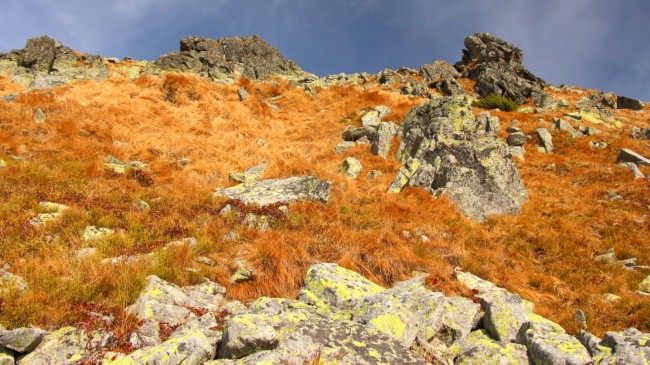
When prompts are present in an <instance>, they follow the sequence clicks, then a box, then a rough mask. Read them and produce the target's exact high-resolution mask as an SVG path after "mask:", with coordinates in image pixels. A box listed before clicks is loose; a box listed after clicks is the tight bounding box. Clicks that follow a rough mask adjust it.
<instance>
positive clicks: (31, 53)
mask: <svg viewBox="0 0 650 365" xmlns="http://www.w3.org/2000/svg"><path fill="white" fill-rule="evenodd" d="M56 51H57V50H56V42H55V41H54V39H52V38H50V37H48V36H45V35H44V36H40V37H37V38H32V39H28V40H27V44H25V48H23V49H22V50H18V51H14V52H16V53H17V54H18V66H21V67H24V68H26V69H29V70H32V71H35V72H41V73H50V71H52V65H54V59H55V58H56V53H57V52H56Z"/></svg>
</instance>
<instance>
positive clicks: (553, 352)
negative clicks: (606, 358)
mask: <svg viewBox="0 0 650 365" xmlns="http://www.w3.org/2000/svg"><path fill="white" fill-rule="evenodd" d="M517 343H519V344H524V345H526V347H527V348H528V357H529V358H530V360H531V361H532V362H533V363H534V364H551V365H589V364H592V358H591V355H590V354H589V352H588V351H587V349H586V348H585V347H584V346H583V345H582V344H581V343H580V341H578V339H577V338H575V337H573V336H571V335H568V334H566V333H565V332H564V330H563V329H562V327H560V326H559V325H557V324H555V323H553V322H551V321H549V320H547V319H544V318H542V317H539V316H531V320H530V321H529V322H526V323H525V324H524V325H523V326H522V327H521V329H520V332H519V335H518V338H517Z"/></svg>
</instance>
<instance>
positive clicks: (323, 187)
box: [213, 176, 330, 206]
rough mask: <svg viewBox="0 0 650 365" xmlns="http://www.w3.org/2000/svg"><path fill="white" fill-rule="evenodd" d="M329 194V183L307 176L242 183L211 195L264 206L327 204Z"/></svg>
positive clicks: (218, 190)
mask: <svg viewBox="0 0 650 365" xmlns="http://www.w3.org/2000/svg"><path fill="white" fill-rule="evenodd" d="M329 194H330V183H329V181H323V180H319V179H317V178H315V177H311V176H308V177H290V178H288V179H283V180H278V179H271V180H261V181H256V182H249V183H243V184H239V185H236V186H233V187H230V188H225V189H217V190H216V191H215V192H214V194H213V195H214V196H225V197H228V198H230V199H236V200H241V201H242V202H243V203H244V204H256V205H258V206H265V205H270V204H275V203H293V202H296V201H301V200H316V201H320V202H322V203H327V200H328V199H329Z"/></svg>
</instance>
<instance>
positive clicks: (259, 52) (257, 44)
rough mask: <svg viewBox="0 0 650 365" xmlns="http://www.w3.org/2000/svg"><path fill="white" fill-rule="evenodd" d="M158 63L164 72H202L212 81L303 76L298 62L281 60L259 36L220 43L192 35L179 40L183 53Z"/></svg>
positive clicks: (278, 53)
mask: <svg viewBox="0 0 650 365" xmlns="http://www.w3.org/2000/svg"><path fill="white" fill-rule="evenodd" d="M155 64H156V66H158V67H159V68H161V69H163V70H169V71H179V72H192V73H199V74H201V75H202V76H205V77H210V78H213V79H219V78H224V77H225V75H240V76H243V77H247V78H250V79H255V80H262V79H266V78H268V77H271V76H274V75H287V76H298V75H300V74H301V73H302V70H301V69H300V67H298V65H296V63H295V62H293V61H289V60H287V59H285V58H284V57H282V55H281V54H280V52H279V51H278V50H277V49H276V48H275V47H272V46H271V45H269V44H268V43H266V42H265V41H264V40H262V39H261V38H260V37H259V36H257V35H255V36H253V37H243V38H221V39H217V40H213V39H207V38H201V37H196V36H190V37H188V38H186V39H181V40H180V52H172V53H169V54H166V55H163V56H161V57H160V58H159V59H158V60H157V61H155Z"/></svg>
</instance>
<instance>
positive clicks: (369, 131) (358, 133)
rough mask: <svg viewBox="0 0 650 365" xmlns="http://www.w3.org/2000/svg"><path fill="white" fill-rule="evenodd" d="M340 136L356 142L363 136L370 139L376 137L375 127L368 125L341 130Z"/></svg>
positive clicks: (345, 139)
mask: <svg viewBox="0 0 650 365" xmlns="http://www.w3.org/2000/svg"><path fill="white" fill-rule="evenodd" d="M341 137H342V138H343V140H344V141H349V142H356V141H358V140H360V139H362V138H364V137H365V138H367V139H368V140H370V141H372V140H374V139H375V138H376V137H377V129H376V128H373V127H370V126H365V127H360V128H353V129H350V130H347V131H345V132H343V133H342V134H341Z"/></svg>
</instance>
